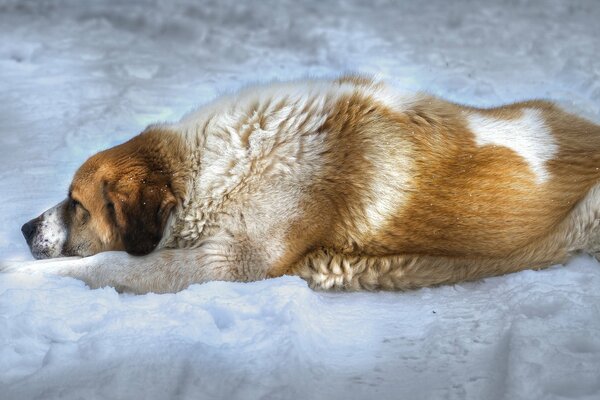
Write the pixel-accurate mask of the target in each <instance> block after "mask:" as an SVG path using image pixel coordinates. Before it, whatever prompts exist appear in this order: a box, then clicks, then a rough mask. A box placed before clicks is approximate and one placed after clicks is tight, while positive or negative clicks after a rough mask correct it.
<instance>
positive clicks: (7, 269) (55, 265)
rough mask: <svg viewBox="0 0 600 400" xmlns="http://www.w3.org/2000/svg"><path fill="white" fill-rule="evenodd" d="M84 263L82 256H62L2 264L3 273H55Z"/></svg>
mask: <svg viewBox="0 0 600 400" xmlns="http://www.w3.org/2000/svg"><path fill="white" fill-rule="evenodd" d="M77 264H82V258H81V257H62V258H52V259H48V260H37V261H6V262H3V263H2V264H0V272H2V273H27V274H33V273H40V272H43V273H54V274H60V273H61V272H63V271H65V270H66V269H69V268H72V267H74V266H76V265H77Z"/></svg>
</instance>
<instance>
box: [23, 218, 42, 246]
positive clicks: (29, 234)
mask: <svg viewBox="0 0 600 400" xmlns="http://www.w3.org/2000/svg"><path fill="white" fill-rule="evenodd" d="M37 222H38V219H37V218H36V219H32V220H31V221H29V222H27V223H26V224H25V225H23V226H22V227H21V232H23V236H25V240H26V241H27V243H31V239H33V235H34V234H35V231H36V229H37Z"/></svg>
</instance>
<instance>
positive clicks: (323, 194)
mask: <svg viewBox="0 0 600 400" xmlns="http://www.w3.org/2000/svg"><path fill="white" fill-rule="evenodd" d="M599 168H600V126H598V125H595V124H593V123H591V122H589V121H586V120H584V119H582V118H579V117H577V116H574V115H571V114H569V113H567V112H565V111H562V110H561V109H560V108H558V107H557V106H555V105H553V104H552V103H550V102H547V101H526V102H521V103H515V104H511V105H506V106H502V107H498V108H491V109H481V108H474V107H467V106H462V105H458V104H453V103H450V102H448V101H444V100H441V99H438V98H435V97H432V96H429V95H425V94H408V93H403V92H399V91H396V90H394V89H393V88H392V87H391V86H390V85H387V84H386V83H384V82H381V81H376V80H372V79H369V78H365V77H357V76H348V77H344V78H341V79H338V80H333V81H326V80H318V81H302V82H293V83H278V84H272V85H268V86H263V87H253V88H248V89H246V90H243V91H242V92H240V93H238V94H236V95H232V96H228V97H224V98H221V99H218V100H217V101H215V102H214V103H212V104H209V105H207V106H205V107H203V108H201V109H199V110H197V111H194V112H192V113H190V114H188V115H186V116H184V117H183V119H181V120H180V121H179V122H175V123H168V124H167V123H162V124H155V125H151V126H149V127H148V128H146V130H144V131H143V132H142V133H141V134H139V135H138V136H135V137H134V138H133V139H131V140H130V141H128V142H126V143H123V144H121V145H119V146H116V147H113V148H111V149H108V150H105V151H102V152H100V153H98V154H96V155H94V156H92V157H91V158H90V159H88V160H87V161H86V162H85V163H84V164H83V165H82V166H81V167H80V168H79V170H78V171H77V172H76V173H75V177H74V178H73V182H72V184H71V186H70V187H69V191H68V197H67V198H66V199H65V200H64V201H62V202H61V203H59V204H58V205H56V206H55V207H53V208H52V209H50V210H48V211H46V212H44V213H43V214H42V215H40V216H39V217H37V218H35V219H34V220H32V221H29V222H27V223H26V224H25V225H24V226H23V228H22V231H23V234H24V236H25V238H26V240H27V243H28V245H29V246H30V248H31V252H32V254H33V256H34V257H35V258H38V259H41V258H54V257H63V256H82V257H84V258H81V259H62V260H57V261H56V262H43V263H32V264H31V265H30V266H29V267H27V268H29V269H34V270H42V271H48V272H53V273H57V274H60V275H64V276H71V277H75V278H79V279H81V280H83V281H84V282H86V283H87V284H88V285H89V286H90V287H102V286H107V285H108V286H113V287H115V288H117V290H120V291H129V292H134V293H146V292H161V293H162V292H175V291H178V290H181V289H183V288H186V287H187V286H189V285H190V284H193V283H201V282H206V281H210V280H226V281H253V280H258V279H265V278H269V277H277V276H281V275H284V274H292V275H299V276H300V277H302V278H304V279H306V280H307V281H308V282H309V284H310V285H311V287H313V288H319V289H330V288H338V289H347V290H359V289H367V290H373V289H390V290H393V289H400V290H404V289H411V288H418V287H423V286H430V285H439V284H451V283H455V282H460V281H466V280H475V279H480V278H484V277H488V276H494V275H501V274H506V273H509V272H515V271H519V270H523V269H529V268H533V269H538V268H544V267H547V266H550V265H552V264H556V263H562V262H564V261H566V260H567V259H568V257H569V256H570V255H572V254H573V253H574V252H578V251H586V252H589V253H592V254H598V252H600V227H599V225H600V186H599V185H598V183H599V180H600V170H599Z"/></svg>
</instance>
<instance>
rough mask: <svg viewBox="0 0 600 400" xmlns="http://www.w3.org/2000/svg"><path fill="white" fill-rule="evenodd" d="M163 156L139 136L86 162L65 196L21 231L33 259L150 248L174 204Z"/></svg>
mask: <svg viewBox="0 0 600 400" xmlns="http://www.w3.org/2000/svg"><path fill="white" fill-rule="evenodd" d="M146 136H147V135H146ZM163 158H164V154H163V153H162V152H161V151H160V149H156V148H155V146H149V145H148V138H147V137H146V139H144V135H140V136H137V137H136V138H134V139H132V140H130V141H129V142H127V143H124V144H122V145H120V146H116V147H113V148H111V149H108V150H105V151H103V152H101V153H98V154H96V155H94V156H93V157H91V158H90V159H88V160H87V161H86V162H85V163H84V164H83V165H82V166H81V167H80V168H79V170H78V171H77V172H76V173H75V177H74V178H73V182H72V183H71V186H70V188H69V195H68V197H67V198H66V199H65V200H63V201H62V202H60V203H59V204H57V205H56V206H54V207H52V208H51V209H49V210H47V211H46V212H44V213H43V214H42V215H40V216H39V217H37V218H35V219H33V220H31V221H29V222H27V223H26V224H25V225H23V227H22V228H21V231H22V232H23V235H24V236H25V239H26V241H27V244H28V245H29V247H30V249H31V253H32V254H33V256H34V257H35V258H38V259H41V258H53V257H62V256H90V255H93V254H96V253H99V252H102V251H109V250H125V251H127V252H128V253H130V254H134V255H144V254H148V253H150V252H151V251H152V250H154V248H155V247H156V246H157V244H158V243H159V241H160V240H161V238H162V235H163V230H164V228H165V225H166V223H167V219H168V217H169V214H170V212H171V210H172V209H173V207H174V206H175V205H176V204H177V201H176V198H175V196H174V194H173V189H172V186H171V179H170V176H171V173H170V171H169V170H168V169H167V163H165V161H164V159H163Z"/></svg>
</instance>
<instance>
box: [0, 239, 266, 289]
mask: <svg viewBox="0 0 600 400" xmlns="http://www.w3.org/2000/svg"><path fill="white" fill-rule="evenodd" d="M3 270H4V271H5V272H11V271H14V272H27V273H30V272H37V271H39V272H47V273H53V274H57V275H61V276H69V277H73V278H76V279H80V280H82V281H84V282H85V283H86V284H87V285H88V286H89V287H90V288H99V287H105V286H112V287H114V288H115V289H117V290H118V291H120V292H130V293H137V294H142V293H149V292H154V293H173V292H177V291H180V290H182V289H185V288H186V287H188V286H189V285H191V284H194V283H203V282H208V281H214V280H221V281H252V280H259V279H264V278H265V277H266V272H264V271H263V268H261V266H260V264H259V261H258V257H257V255H256V254H255V253H254V252H253V251H251V250H250V249H249V248H248V247H247V246H242V245H234V244H233V243H230V242H227V241H222V240H218V239H214V240H210V239H209V240H207V241H205V243H204V244H203V245H202V246H200V247H199V248H197V249H185V250H183V249H163V250H157V251H155V252H153V253H150V254H148V255H146V256H141V257H139V256H132V255H129V254H127V253H125V252H105V253H99V254H97V255H94V256H91V257H85V258H75V259H56V260H44V261H37V262H30V263H26V264H22V265H15V266H9V267H7V268H3Z"/></svg>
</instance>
